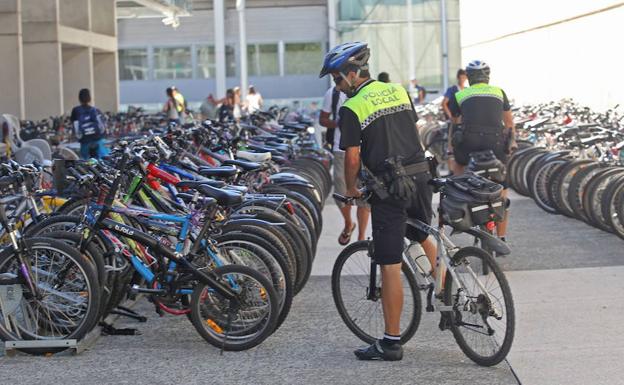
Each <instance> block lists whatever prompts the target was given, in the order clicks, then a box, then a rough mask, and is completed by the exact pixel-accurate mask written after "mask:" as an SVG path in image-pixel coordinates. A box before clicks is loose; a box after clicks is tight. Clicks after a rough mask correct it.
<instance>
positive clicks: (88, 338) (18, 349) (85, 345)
mask: <svg viewBox="0 0 624 385" xmlns="http://www.w3.org/2000/svg"><path fill="white" fill-rule="evenodd" d="M0 294H1V293H0ZM138 298H140V297H138ZM138 298H137V299H135V300H128V301H126V302H125V303H124V305H123V307H122V308H123V309H124V310H127V311H129V312H131V313H135V312H134V311H132V310H131V308H132V307H134V305H136V303H137V300H138ZM0 301H1V298H0ZM0 306H1V305H0ZM120 317H121V315H119V314H111V315H109V316H108V317H106V318H105V319H104V320H102V321H100V322H104V323H107V324H110V325H112V324H113V323H114V322H115V321H117V320H118V319H119V318H120ZM140 322H144V321H140ZM102 329H103V328H102V326H100V325H97V326H96V327H94V328H93V330H91V331H90V332H89V333H87V334H86V335H85V336H84V338H83V339H82V340H80V342H78V341H77V340H75V339H68V340H34V341H5V343H4V352H5V354H6V356H7V357H15V356H16V355H17V354H18V353H28V350H29V349H51V350H52V349H58V348H65V349H64V350H62V351H60V352H57V353H53V352H50V353H47V354H51V355H55V356H56V355H78V354H81V353H83V352H84V351H86V350H89V349H91V348H92V347H93V346H95V343H96V342H97V340H98V339H99V338H100V337H101V336H102Z"/></svg>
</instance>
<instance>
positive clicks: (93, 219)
mask: <svg viewBox="0 0 624 385" xmlns="http://www.w3.org/2000/svg"><path fill="white" fill-rule="evenodd" d="M109 213H116V214H125V215H134V216H143V217H146V218H149V219H152V220H155V221H165V222H172V223H176V224H180V225H181V229H180V232H179V234H178V240H179V241H180V242H178V243H177V245H176V248H175V250H173V249H170V248H168V247H166V246H164V245H162V244H161V242H160V239H159V238H155V237H153V236H151V235H149V234H146V233H144V232H142V231H141V230H139V229H136V228H134V227H131V226H128V225H126V224H124V223H121V222H117V221H114V220H112V219H108V218H105V217H104V214H109ZM191 217H192V215H190V214H189V215H170V214H161V213H154V212H150V211H148V210H144V209H128V208H122V207H106V206H104V205H99V204H90V205H88V206H87V213H86V219H87V224H89V225H90V226H92V227H93V230H94V231H99V230H105V231H106V230H107V231H110V232H111V233H113V234H116V235H120V236H122V237H125V238H129V239H131V240H133V241H136V242H137V243H138V244H141V245H145V246H146V247H147V248H149V249H151V250H154V251H155V252H156V255H158V256H160V257H161V258H162V257H164V258H167V259H169V264H168V266H167V272H169V273H173V271H174V270H175V269H176V267H177V266H178V264H180V265H182V266H183V267H185V268H188V269H189V270H191V271H192V272H193V274H194V275H195V276H196V277H198V278H199V280H200V281H202V282H203V283H205V284H207V285H208V286H209V287H211V288H212V289H214V290H215V291H216V292H217V293H219V294H220V295H222V296H224V297H226V298H227V299H229V300H231V299H233V298H234V296H235V294H234V293H233V292H232V290H231V289H230V288H228V287H226V286H224V285H223V284H221V283H220V282H218V281H216V279H215V278H214V277H212V276H210V275H208V274H206V273H204V272H202V271H200V270H198V269H197V268H196V267H195V266H193V265H192V264H191V263H190V262H189V261H188V260H187V259H186V258H184V256H185V255H188V253H189V250H184V249H185V245H186V242H187V241H188V236H189V230H190V226H191V223H190V220H191ZM207 229H208V222H206V224H205V225H204V228H202V230H201V231H200V236H199V237H198V240H200V239H202V235H203V234H204V233H205V232H206V231H207ZM87 231H88V233H87V235H88V236H87V242H88V241H89V240H90V239H91V237H92V234H93V233H92V232H91V231H90V229H89V230H87ZM200 246H202V242H201V241H196V242H195V244H194V245H193V248H192V249H191V250H190V252H193V251H197V250H198V249H199V247H200ZM203 246H206V247H205V250H206V251H207V252H208V255H209V256H210V258H211V259H212V260H214V261H217V260H218V257H217V255H216V253H214V252H213V251H212V250H211V249H210V247H207V245H205V244H204V245H203ZM129 258H130V262H131V263H132V266H133V267H134V268H135V270H136V271H137V272H138V273H139V274H140V275H141V276H142V277H143V278H145V280H146V281H148V282H149V283H152V282H154V279H155V278H156V276H155V274H154V273H153V272H152V270H151V269H150V268H149V266H146V265H145V264H144V263H143V262H142V261H141V259H140V258H139V257H137V256H136V255H135V254H131V255H130V257H129ZM164 258H162V259H164ZM167 280H168V281H170V282H171V281H172V277H171V276H169V277H168V278H167ZM191 293H192V290H187V289H181V290H179V291H178V292H177V294H191Z"/></svg>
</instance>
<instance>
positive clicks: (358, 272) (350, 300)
mask: <svg viewBox="0 0 624 385" xmlns="http://www.w3.org/2000/svg"><path fill="white" fill-rule="evenodd" d="M370 242H371V241H359V242H354V243H352V244H350V245H349V246H347V247H346V248H345V249H344V250H343V251H342V252H341V253H340V255H338V259H337V260H336V263H335V264H334V270H333V272H332V295H333V297H334V303H335V304H336V308H337V309H338V313H339V314H340V317H342V320H343V321H344V323H345V324H346V325H347V327H348V328H349V329H350V330H351V331H352V332H353V334H355V335H356V336H357V337H358V338H359V339H361V340H362V341H364V342H366V343H369V344H372V343H373V342H375V341H376V340H377V339H378V338H380V337H381V336H383V333H384V327H385V325H384V318H383V309H382V306H381V269H380V268H379V265H377V264H375V265H374V266H375V269H376V282H375V287H374V288H371V287H370V276H371V257H370V256H369V251H368V250H369V244H370ZM401 282H402V284H403V313H402V314H401V343H402V344H404V343H406V342H407V341H409V340H410V339H411V338H412V337H413V336H414V333H416V330H417V329H418V325H419V324H420V317H421V315H422V301H421V298H420V291H419V289H418V284H417V283H416V277H415V276H414V273H412V271H411V270H410V269H409V267H408V266H407V265H406V264H405V263H404V264H403V266H402V268H401ZM371 291H372V292H373V293H372V296H369V295H368V294H369V293H370V292H371ZM369 297H372V299H371V298H369Z"/></svg>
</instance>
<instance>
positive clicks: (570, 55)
mask: <svg viewBox="0 0 624 385" xmlns="http://www.w3.org/2000/svg"><path fill="white" fill-rule="evenodd" d="M618 3H621V1H619V0H617V1H616V0H592V1H586V0H548V1H544V0H516V1H500V0H462V1H460V7H461V8H460V14H461V37H462V61H463V63H464V64H466V63H467V62H469V61H470V60H473V59H481V60H485V61H486V62H488V63H489V64H490V66H491V68H492V76H491V83H492V84H496V85H498V86H500V87H503V89H505V91H506V92H507V94H508V95H509V97H510V98H513V99H515V100H516V102H519V103H532V102H541V101H548V100H558V99H561V98H564V97H572V98H574V99H575V100H577V101H579V102H581V103H583V104H585V105H588V106H590V107H592V108H595V109H598V110H603V109H607V108H610V107H613V106H615V105H616V104H618V103H619V104H622V105H624V75H623V74H622V73H621V72H622V69H623V68H624V66H623V64H624V49H623V48H622V47H623V45H622V38H623V37H624V7H622V6H620V7H617V8H614V9H611V10H608V11H605V12H601V13H597V14H593V15H589V16H586V17H582V18H579V19H575V20H572V21H567V22H565V23H562V24H557V25H553V26H549V27H546V28H541V29H535V30H531V31H528V32H524V33H520V34H516V35H513V36H508V37H503V38H501V39H498V40H496V41H492V42H488V40H491V39H496V38H499V37H502V36H504V35H506V34H510V33H515V32H519V31H524V30H527V29H532V28H535V27H538V26H542V25H545V24H549V23H553V22H557V21H560V20H563V19H567V18H571V17H575V16H577V15H581V14H585V13H589V12H592V11H596V10H599V9H603V8H606V7H609V6H612V5H615V4H618Z"/></svg>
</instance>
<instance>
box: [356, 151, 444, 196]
mask: <svg viewBox="0 0 624 385" xmlns="http://www.w3.org/2000/svg"><path fill="white" fill-rule="evenodd" d="M384 165H385V168H386V171H385V172H383V173H381V174H378V175H375V174H373V173H372V172H371V171H370V170H369V169H368V168H366V166H364V165H362V171H363V175H362V180H363V181H364V184H365V185H366V188H367V189H369V190H371V191H372V192H373V193H375V195H377V197H378V198H379V199H381V200H385V199H388V198H394V199H396V200H408V199H409V198H410V197H412V196H413V195H414V194H416V192H417V186H416V182H428V181H429V180H430V179H431V177H432V176H431V175H432V174H431V168H430V164H429V161H423V162H418V163H413V164H408V165H406V166H404V165H403V159H402V157H400V156H396V157H392V158H388V159H386V160H385V161H384Z"/></svg>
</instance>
